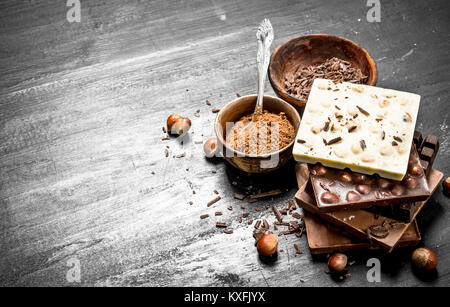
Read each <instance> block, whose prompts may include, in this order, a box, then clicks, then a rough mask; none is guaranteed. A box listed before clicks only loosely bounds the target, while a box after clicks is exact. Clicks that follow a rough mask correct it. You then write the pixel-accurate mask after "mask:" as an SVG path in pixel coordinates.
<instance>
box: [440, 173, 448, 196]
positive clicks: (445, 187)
mask: <svg viewBox="0 0 450 307" xmlns="http://www.w3.org/2000/svg"><path fill="white" fill-rule="evenodd" d="M442 187H443V188H444V194H445V195H448V196H450V177H447V178H446V179H445V180H444V181H442Z"/></svg>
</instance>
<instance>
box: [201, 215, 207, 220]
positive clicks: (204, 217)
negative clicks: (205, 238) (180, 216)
mask: <svg viewBox="0 0 450 307" xmlns="http://www.w3.org/2000/svg"><path fill="white" fill-rule="evenodd" d="M207 217H209V214H202V215H200V218H201V219H202V220H203V219H206V218H207Z"/></svg>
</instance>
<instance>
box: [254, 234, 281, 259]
mask: <svg viewBox="0 0 450 307" xmlns="http://www.w3.org/2000/svg"><path fill="white" fill-rule="evenodd" d="M277 247H278V237H277V235H275V234H273V233H269V234H265V235H263V236H262V237H261V238H260V239H259V240H258V243H257V245H256V248H257V250H258V253H259V254H260V255H261V256H267V257H270V256H272V255H273V254H275V252H276V251H277Z"/></svg>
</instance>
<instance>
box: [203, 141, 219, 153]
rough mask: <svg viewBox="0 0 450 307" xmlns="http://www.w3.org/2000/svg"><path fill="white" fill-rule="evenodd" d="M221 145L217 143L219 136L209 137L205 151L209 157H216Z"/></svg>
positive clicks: (204, 145) (204, 147) (204, 146)
mask: <svg viewBox="0 0 450 307" xmlns="http://www.w3.org/2000/svg"><path fill="white" fill-rule="evenodd" d="M218 149H219V146H218V144H217V138H214V137H212V138H209V139H208V140H207V141H206V142H205V144H203V152H204V153H205V156H206V157H207V158H212V157H214V156H215V155H216V154H217V152H218V151H219V150H218Z"/></svg>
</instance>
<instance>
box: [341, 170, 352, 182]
mask: <svg viewBox="0 0 450 307" xmlns="http://www.w3.org/2000/svg"><path fill="white" fill-rule="evenodd" d="M339 178H340V179H341V180H342V181H345V182H349V181H352V176H351V175H350V174H349V173H347V172H341V173H340V176H339Z"/></svg>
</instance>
